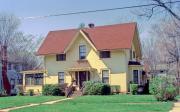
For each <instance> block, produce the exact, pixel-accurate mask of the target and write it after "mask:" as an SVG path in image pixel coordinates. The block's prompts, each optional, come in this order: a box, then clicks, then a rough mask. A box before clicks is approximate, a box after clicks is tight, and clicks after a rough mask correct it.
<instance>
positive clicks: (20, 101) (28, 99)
mask: <svg viewBox="0 0 180 112" xmlns="http://www.w3.org/2000/svg"><path fill="white" fill-rule="evenodd" d="M62 98H64V97H60V96H11V97H0V109H2V108H8V107H15V106H21V105H26V104H30V103H42V102H46V101H51V100H56V99H62Z"/></svg>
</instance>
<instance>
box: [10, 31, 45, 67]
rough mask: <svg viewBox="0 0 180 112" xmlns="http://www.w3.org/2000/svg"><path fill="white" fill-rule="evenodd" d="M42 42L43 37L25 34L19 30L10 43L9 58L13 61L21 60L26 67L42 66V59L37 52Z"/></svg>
mask: <svg viewBox="0 0 180 112" xmlns="http://www.w3.org/2000/svg"><path fill="white" fill-rule="evenodd" d="M41 42H42V37H39V38H37V37H35V36H33V35H24V34H23V33H22V32H17V33H16V34H15V36H14V38H13V39H12V40H11V43H10V44H9V58H10V60H11V61H13V62H20V63H21V64H23V66H24V69H37V68H41V67H42V66H41V65H42V59H41V58H40V57H37V56H36V54H35V52H36V51H37V48H38V47H39V45H40V43H41Z"/></svg>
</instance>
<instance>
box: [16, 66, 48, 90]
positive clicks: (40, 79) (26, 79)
mask: <svg viewBox="0 0 180 112" xmlns="http://www.w3.org/2000/svg"><path fill="white" fill-rule="evenodd" d="M45 73H46V71H45V70H29V71H22V72H21V74H22V75H23V84H22V87H21V89H22V90H20V91H23V92H25V93H26V92H28V91H29V90H33V91H34V93H41V92H42V87H43V85H44V79H45ZM19 87H20V86H19Z"/></svg>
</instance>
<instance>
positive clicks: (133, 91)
mask: <svg viewBox="0 0 180 112" xmlns="http://www.w3.org/2000/svg"><path fill="white" fill-rule="evenodd" d="M137 92H138V84H130V93H131V94H132V95H136V94H137Z"/></svg>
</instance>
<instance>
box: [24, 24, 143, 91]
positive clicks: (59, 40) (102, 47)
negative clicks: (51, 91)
mask: <svg viewBox="0 0 180 112" xmlns="http://www.w3.org/2000/svg"><path fill="white" fill-rule="evenodd" d="M37 54H38V55H40V56H43V57H44V68H45V71H44V72H42V71H24V72H23V74H24V81H23V85H24V87H25V88H26V89H25V90H28V89H34V90H35V91H36V90H37V91H41V90H42V85H44V84H63V83H67V84H68V85H70V84H71V83H72V81H75V82H76V85H77V88H79V89H80V88H81V87H82V84H83V82H84V81H88V80H92V81H102V82H104V83H107V84H110V85H118V86H120V92H125V93H126V92H128V91H129V84H130V82H133V83H137V84H144V83H146V81H145V80H144V79H145V75H144V74H143V72H142V71H143V65H142V64H141V63H140V62H139V60H141V58H142V53H141V44H140V40H139V35H138V29H137V25H136V23H124V24H115V25H107V26H96V27H95V26H94V25H93V24H90V25H89V28H82V29H68V30H59V31H50V32H49V34H48V35H47V37H46V38H45V40H44V42H43V43H42V45H41V46H40V48H39V50H38V52H37ZM39 73H42V74H43V76H37V74H39ZM27 74H31V75H32V74H34V77H33V76H32V77H27V76H26V75H27ZM33 78H34V80H35V81H34V82H32V81H31V80H32V79H33Z"/></svg>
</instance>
